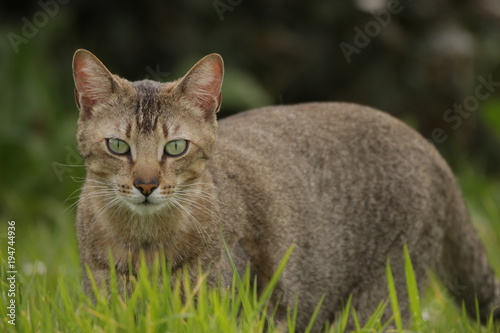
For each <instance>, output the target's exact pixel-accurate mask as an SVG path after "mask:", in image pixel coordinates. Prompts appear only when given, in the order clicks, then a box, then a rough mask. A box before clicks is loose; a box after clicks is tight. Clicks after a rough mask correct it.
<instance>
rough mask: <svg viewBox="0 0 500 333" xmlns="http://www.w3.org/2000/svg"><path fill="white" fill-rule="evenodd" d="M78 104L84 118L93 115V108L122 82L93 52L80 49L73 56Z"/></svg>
mask: <svg viewBox="0 0 500 333" xmlns="http://www.w3.org/2000/svg"><path fill="white" fill-rule="evenodd" d="M73 78H74V80H75V98H76V104H77V105H78V108H79V109H80V112H82V113H83V116H84V118H89V117H90V116H91V115H92V109H93V108H94V106H95V105H96V104H98V103H100V102H103V101H105V100H106V99H107V98H109V97H110V96H111V94H113V92H115V91H116V90H117V89H118V88H119V87H120V83H119V82H118V81H117V80H116V79H115V78H114V77H113V74H111V73H110V72H109V70H108V69H107V68H106V67H105V66H104V65H103V63H102V62H101V61H100V60H99V59H98V58H97V57H96V56H95V55H93V54H92V53H91V52H89V51H87V50H83V49H79V50H77V51H76V52H75V55H74V56H73Z"/></svg>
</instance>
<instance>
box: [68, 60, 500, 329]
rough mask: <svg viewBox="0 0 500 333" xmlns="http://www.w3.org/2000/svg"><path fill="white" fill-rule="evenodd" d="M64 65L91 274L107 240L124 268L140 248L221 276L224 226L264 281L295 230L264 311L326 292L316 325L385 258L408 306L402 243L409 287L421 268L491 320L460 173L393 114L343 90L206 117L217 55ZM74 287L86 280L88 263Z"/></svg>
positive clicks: (365, 303) (381, 289) (216, 81)
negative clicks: (409, 262) (153, 65)
mask: <svg viewBox="0 0 500 333" xmlns="http://www.w3.org/2000/svg"><path fill="white" fill-rule="evenodd" d="M73 72H74V80H75V85H76V90H75V93H76V102H77V105H78V108H79V110H80V115H79V120H78V134H77V138H78V144H79V150H80V153H81V155H82V157H83V158H84V160H85V164H86V167H87V178H86V181H85V185H84V187H83V191H82V194H81V199H80V202H79V206H78V216H77V234H78V242H79V248H80V253H81V262H82V265H83V266H84V267H85V266H86V265H88V266H89V267H90V269H91V271H92V273H93V275H94V276H95V277H96V279H97V280H98V281H107V279H108V251H109V250H111V252H112V255H113V257H114V262H115V265H116V270H117V272H118V273H120V274H123V275H127V274H128V273H129V264H128V262H129V258H131V259H130V260H131V262H132V263H133V266H134V265H136V264H137V262H138V256H139V253H140V251H144V253H145V256H146V259H147V260H148V262H151V261H152V260H153V259H154V258H155V257H157V256H158V254H159V253H163V254H164V255H165V257H166V258H167V260H168V262H169V264H170V265H171V266H172V267H173V268H174V269H177V268H180V267H187V268H188V270H189V271H190V272H193V274H195V273H196V272H198V266H199V265H201V267H202V268H203V269H205V270H209V271H210V273H211V274H210V283H217V281H222V285H228V284H229V283H230V281H231V277H232V270H231V267H230V264H229V260H228V256H227V254H226V252H225V250H224V243H223V240H222V237H223V238H224V241H225V243H226V244H227V246H228V247H229V249H230V252H231V256H232V257H233V258H234V260H235V262H236V266H237V268H238V270H240V272H241V271H243V270H244V269H245V267H246V265H249V267H250V269H251V273H252V274H253V275H255V276H256V277H257V281H258V287H259V288H263V287H264V286H265V285H266V283H267V282H268V280H269V278H270V277H271V275H272V274H273V272H274V270H275V269H276V267H277V265H278V263H279V262H280V260H281V259H282V256H283V255H284V253H285V252H286V250H287V249H288V248H289V247H290V246H291V245H292V244H295V246H296V247H295V250H294V252H293V254H292V257H291V258H290V261H289V262H288V264H287V266H286V268H285V271H284V272H283V274H282V277H281V279H280V281H279V284H278V286H277V289H276V291H275V299H277V298H278V297H279V300H280V301H279V307H278V311H277V314H276V318H277V320H278V321H279V320H283V319H284V320H286V311H287V308H288V307H290V306H292V305H293V304H294V301H295V299H296V296H298V297H299V309H298V318H297V328H298V331H302V330H304V328H305V327H306V325H307V323H308V321H309V318H310V317H311V314H312V312H313V310H314V308H315V307H316V305H317V304H318V302H319V301H320V299H321V298H322V297H323V296H325V299H324V301H323V305H322V307H321V311H320V312H319V315H318V317H317V323H318V324H317V328H319V327H321V326H322V324H323V323H324V322H325V321H327V320H330V321H333V320H335V317H336V315H337V314H338V313H339V311H341V310H342V309H343V305H344V303H345V301H346V300H347V299H348V297H349V296H350V295H351V294H352V296H353V298H352V304H353V306H354V307H355V308H356V309H357V311H358V312H357V314H358V315H359V317H360V320H361V321H363V320H365V319H367V318H368V317H369V316H370V315H371V314H372V313H373V312H374V310H375V309H376V307H377V306H378V304H379V303H380V302H381V301H382V300H385V299H387V282H386V277H385V276H386V274H385V267H386V260H387V258H390V262H391V265H392V269H393V272H394V275H395V283H396V288H397V291H398V295H399V296H400V305H401V310H402V312H403V313H404V314H405V315H406V316H408V304H407V301H406V300H407V295H406V287H405V276H404V260H403V256H402V253H403V252H402V249H403V246H404V244H407V246H408V248H409V251H410V254H411V257H412V259H413V265H414V269H415V272H416V277H417V279H418V282H419V286H420V289H422V286H423V284H424V283H425V282H426V280H427V273H426V272H427V271H428V270H429V269H432V270H434V271H435V272H437V273H438V275H439V276H440V277H441V278H442V279H443V281H444V282H445V284H446V285H447V286H450V288H451V291H452V292H453V295H454V296H456V300H457V301H458V302H462V301H463V302H464V304H465V307H466V309H467V311H468V313H469V314H470V315H471V316H473V317H475V315H476V313H475V312H476V311H475V297H477V300H478V304H479V310H480V313H479V315H480V317H481V319H482V320H486V319H487V318H488V316H489V315H490V314H491V313H493V315H494V317H495V318H496V319H498V318H500V312H499V310H498V309H497V308H496V307H497V306H499V305H500V284H499V282H498V281H497V280H496V278H495V275H494V273H493V271H492V269H491V268H490V266H489V264H488V261H487V258H486V255H485V251H484V249H483V247H482V245H481V243H480V241H479V239H478V236H477V234H476V232H475V230H474V228H473V226H472V224H471V221H470V218H469V215H468V212H467V209H466V207H465V204H464V201H463V199H462V195H461V193H460V190H459V188H458V186H457V182H456V180H455V178H454V176H453V174H452V172H451V171H450V168H449V167H448V166H447V164H446V162H445V161H444V160H443V159H442V158H441V157H440V156H439V154H438V153H437V152H436V150H435V149H434V147H433V146H432V145H431V144H429V143H428V142H427V141H426V140H425V139H423V138H422V137H421V136H420V135H419V134H418V133H417V132H415V131H414V130H412V129H411V128H409V127H408V126H406V125H405V124H403V123H402V122H400V121H398V120H396V119H394V118H393V117H391V116H389V115H387V114H385V113H383V112H380V111H377V110H374V109H372V108H369V107H366V106H361V105H356V104H347V103H309V104H298V105H291V106H283V105H281V106H273V107H265V108H261V109H258V110H251V111H247V112H243V113H240V114H238V115H235V116H232V117H228V118H226V119H223V120H221V121H219V122H217V119H216V113H217V112H218V111H219V109H220V105H221V85H222V80H223V72H224V69H223V62H222V58H221V57H220V56H219V55H217V54H210V55H208V56H206V57H204V58H203V59H201V60H200V61H199V62H198V63H197V64H196V65H194V67H193V68H192V69H191V70H190V71H189V72H188V73H187V74H186V75H185V76H184V77H182V78H180V79H178V80H176V81H173V82H167V83H160V82H154V81H150V80H142V81H135V82H130V81H128V80H126V79H123V78H121V77H119V76H116V75H113V74H111V73H110V72H109V71H108V70H107V69H106V67H105V66H104V65H103V64H102V63H101V62H100V61H99V60H98V59H97V58H96V57H95V56H94V55H93V54H91V53H90V52H88V51H86V50H78V51H76V53H75V56H74V60H73ZM221 231H222V232H221ZM133 269H135V268H133ZM84 272H85V270H84ZM133 273H134V272H133ZM83 287H84V289H85V291H86V292H87V293H89V294H91V293H92V291H91V287H90V283H89V278H88V277H87V274H85V273H84V276H83ZM387 312H389V310H387ZM390 315H391V313H386V316H390Z"/></svg>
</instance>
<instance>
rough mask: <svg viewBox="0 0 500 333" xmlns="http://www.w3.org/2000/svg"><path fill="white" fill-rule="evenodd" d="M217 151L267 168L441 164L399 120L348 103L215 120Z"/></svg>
mask: <svg viewBox="0 0 500 333" xmlns="http://www.w3.org/2000/svg"><path fill="white" fill-rule="evenodd" d="M218 151H219V153H220V154H221V155H224V156H225V155H227V154H229V155H233V156H234V155H240V154H241V155H244V156H245V157H244V159H247V158H249V159H252V160H253V161H254V163H252V164H261V165H270V166H273V168H276V167H278V165H277V164H278V162H279V161H282V162H283V161H289V162H291V163H292V164H293V163H298V162H299V161H304V163H306V164H307V165H310V166H313V165H317V164H318V163H319V164H321V162H326V161H327V160H331V161H330V162H333V161H338V162H339V163H341V162H345V163H349V162H353V159H356V160H357V161H358V162H363V160H364V159H370V158H373V156H374V155H376V156H378V157H379V158H380V160H381V161H384V160H388V159H389V160H394V161H395V160H401V159H402V158H403V159H405V160H408V159H412V158H413V159H415V158H416V157H417V156H416V155H421V154H423V155H427V156H429V158H430V159H431V160H433V162H437V163H442V162H443V161H442V159H441V158H440V157H439V155H438V154H437V153H436V151H435V149H434V148H433V147H432V145H430V144H429V143H428V142H427V141H426V140H425V139H423V138H422V137H421V136H420V135H419V134H418V133H417V132H416V131H414V130H413V129H411V128H410V127H408V126H407V125H406V124H404V123H403V122H401V121H399V120H397V119H395V118H394V117H392V116H390V115H388V114H386V113H384V112H381V111H378V110H375V109H373V108H370V107H366V106H361V105H357V104H351V103H307V104H296V105H288V106H285V105H283V106H273V107H265V108H261V109H255V110H251V111H247V112H243V113H240V114H237V115H235V116H231V117H228V118H226V119H223V120H221V121H220V122H219V138H218ZM402 154H403V156H401V155H402ZM409 154H411V155H412V156H409ZM241 157H242V158H243V156H241ZM419 157H420V156H419ZM404 164H405V165H406V164H408V162H406V163H404ZM330 166H331V165H330ZM304 171H305V170H304Z"/></svg>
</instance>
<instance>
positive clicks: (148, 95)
mask: <svg viewBox="0 0 500 333" xmlns="http://www.w3.org/2000/svg"><path fill="white" fill-rule="evenodd" d="M134 88H135V89H136V91H137V97H136V98H137V100H136V110H135V111H136V122H137V127H138V129H139V131H140V132H143V133H148V132H151V131H152V130H154V129H155V128H156V125H157V122H158V117H159V115H160V114H161V102H160V98H159V94H158V93H159V91H160V84H159V83H157V82H154V81H149V80H144V81H139V82H134Z"/></svg>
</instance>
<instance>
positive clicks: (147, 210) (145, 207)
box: [128, 201, 165, 215]
mask: <svg viewBox="0 0 500 333" xmlns="http://www.w3.org/2000/svg"><path fill="white" fill-rule="evenodd" d="M128 206H129V207H130V209H131V210H132V211H133V212H134V213H137V214H139V215H151V214H154V213H156V212H158V211H160V210H162V209H164V208H165V205H164V204H159V203H152V202H148V201H144V202H141V203H133V204H129V205H128Z"/></svg>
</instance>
